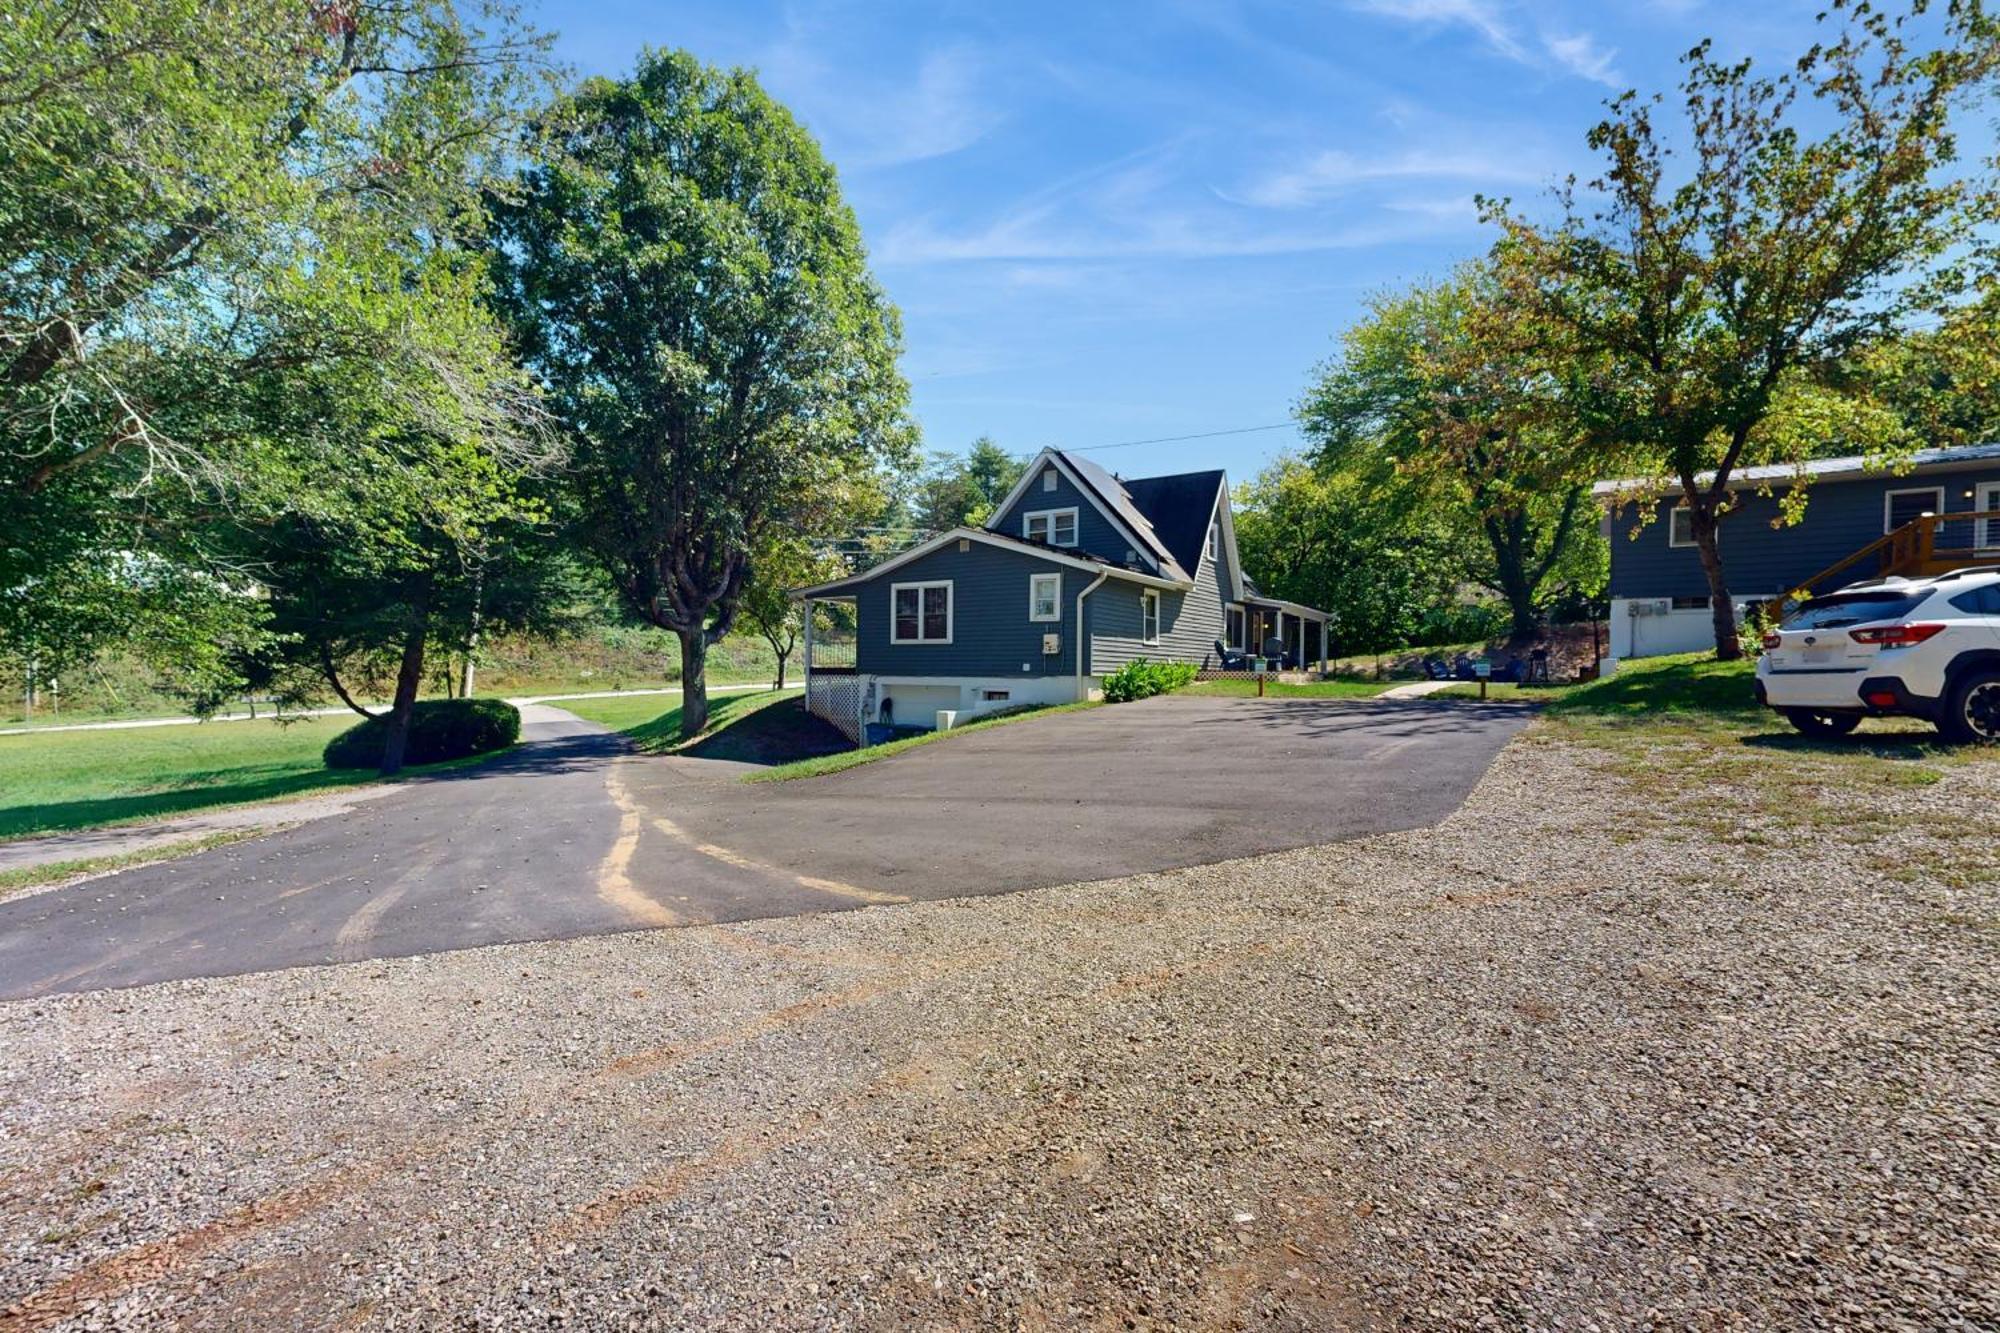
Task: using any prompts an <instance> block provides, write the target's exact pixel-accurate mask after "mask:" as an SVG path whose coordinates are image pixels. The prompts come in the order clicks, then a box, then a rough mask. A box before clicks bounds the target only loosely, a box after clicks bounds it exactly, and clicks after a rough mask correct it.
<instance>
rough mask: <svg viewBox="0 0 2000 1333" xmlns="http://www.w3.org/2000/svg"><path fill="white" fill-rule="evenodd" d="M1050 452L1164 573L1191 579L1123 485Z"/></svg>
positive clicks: (1087, 463) (1072, 457)
mask: <svg viewBox="0 0 2000 1333" xmlns="http://www.w3.org/2000/svg"><path fill="white" fill-rule="evenodd" d="M1050 452H1051V453H1054V454H1056V455H1057V456H1059V457H1060V458H1061V459H1062V460H1063V461H1064V462H1065V463H1068V464H1069V465H1070V467H1071V468H1073V469H1074V470H1075V471H1076V473H1077V475H1078V476H1079V477H1081V478H1082V480H1083V483H1084V485H1085V486H1086V487H1087V488H1088V489H1089V490H1091V491H1092V492H1093V493H1095V495H1096V497H1097V498H1098V499H1099V500H1101V501H1103V503H1104V504H1105V505H1106V506H1107V507H1108V508H1109V509H1110V510H1111V516H1112V517H1113V518H1114V519H1116V520H1118V521H1120V522H1121V523H1123V525H1124V526H1125V527H1127V528H1129V529H1131V530H1132V532H1133V533H1135V534H1136V535H1137V536H1138V538H1139V540H1140V542H1141V543H1143V544H1144V546H1145V548H1146V549H1147V550H1148V551H1150V552H1151V553H1152V555H1153V557H1154V559H1156V560H1158V561H1159V562H1160V572H1161V573H1171V574H1172V576H1173V577H1175V578H1178V579H1185V578H1187V577H1189V575H1188V572H1187V569H1185V568H1183V567H1182V562H1181V561H1180V560H1178V559H1176V558H1175V555H1174V552H1173V549H1172V548H1171V547H1170V546H1168V545H1167V543H1166V541H1165V540H1164V539H1163V538H1161V536H1160V534H1159V532H1158V531H1157V530H1156V529H1155V527H1154V524H1153V520H1152V518H1151V516H1149V515H1148V514H1147V513H1146V512H1145V511H1144V510H1142V509H1141V508H1140V507H1139V506H1138V505H1136V504H1134V503H1133V501H1132V495H1131V492H1130V491H1128V490H1126V488H1125V484H1124V483H1123V482H1121V481H1119V480H1118V478H1116V477H1114V476H1112V475H1111V474H1110V473H1109V472H1106V471H1105V470H1104V469H1103V468H1102V467H1099V466H1098V465H1097V464H1096V463H1094V462H1092V461H1091V460H1090V459H1088V458H1084V457H1082V456H1080V455H1077V454H1069V453H1064V452H1062V451H1061V450H1059V449H1052V450H1050ZM1197 563H1199V562H1197Z"/></svg>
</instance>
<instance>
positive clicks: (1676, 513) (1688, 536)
mask: <svg viewBox="0 0 2000 1333" xmlns="http://www.w3.org/2000/svg"><path fill="white" fill-rule="evenodd" d="M1667 545H1669V546H1693V545H1694V510H1692V509H1689V508H1688V507H1687V506H1686V505H1675V506H1674V507H1673V508H1672V509H1670V510H1668V511H1667Z"/></svg>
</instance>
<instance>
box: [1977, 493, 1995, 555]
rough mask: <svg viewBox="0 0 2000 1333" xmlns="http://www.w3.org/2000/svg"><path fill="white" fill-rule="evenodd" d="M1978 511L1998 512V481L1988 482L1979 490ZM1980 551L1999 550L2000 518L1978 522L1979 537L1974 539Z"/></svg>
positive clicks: (1984, 519) (1983, 519)
mask: <svg viewBox="0 0 2000 1333" xmlns="http://www.w3.org/2000/svg"><path fill="white" fill-rule="evenodd" d="M1979 510H1980V512H1981V513H1992V512H1994V511H1996V510H2000V481H1989V482H1986V483H1985V484H1984V485H1982V486H1980V488H1979ZM1974 540H1975V541H1977V542H1978V543H1979V549H1980V550H1982V551H1994V550H2000V518H1982V519H1980V520H1979V535H1978V536H1977V537H1976V538H1974Z"/></svg>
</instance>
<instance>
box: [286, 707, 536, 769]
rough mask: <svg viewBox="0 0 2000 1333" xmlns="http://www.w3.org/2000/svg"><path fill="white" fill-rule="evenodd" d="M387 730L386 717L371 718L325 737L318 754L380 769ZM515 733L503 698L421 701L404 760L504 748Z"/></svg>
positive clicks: (336, 763)
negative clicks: (321, 753)
mask: <svg viewBox="0 0 2000 1333" xmlns="http://www.w3.org/2000/svg"><path fill="white" fill-rule="evenodd" d="M388 734H389V723H388V721H387V719H385V718H379V717H376V718H370V719H368V720H367V721H366V722H363V723H361V724H360V725H358V726H353V727H349V728H348V729H347V730H346V731H343V732H341V733H340V734H339V735H338V736H335V737H334V738H333V739H332V740H330V741H328V742H327V743H326V751H325V753H324V755H323V756H322V757H323V758H324V759H325V761H326V766H327V767H328V768H379V767H381V765H382V744H383V742H384V740H386V739H387V737H388ZM520 735H521V714H520V712H519V711H518V710H517V709H515V707H514V705H512V704H510V703H508V702H507V701H506V700H504V699H426V700H424V701H422V702H420V703H418V704H417V705H415V707H414V708H413V709H412V710H411V712H410V739H409V743H408V745H407V746H406V747H405V748H404V751H403V762H404V763H406V764H436V763H441V762H443V761H444V760H446V759H463V758H465V757H466V756H467V755H472V754H485V753H486V752H487V751H489V750H504V749H506V748H507V747H508V746H510V745H512V744H513V743H514V742H515V741H516V740H518V739H519V738H520Z"/></svg>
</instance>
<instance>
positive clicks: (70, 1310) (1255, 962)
mask: <svg viewBox="0 0 2000 1333" xmlns="http://www.w3.org/2000/svg"><path fill="white" fill-rule="evenodd" d="M1674 762H1675V761H1674V757H1673V755H1672V754H1671V753H1668V754H1664V755H1663V756H1662V758H1661V764H1662V770H1661V772H1660V774H1659V775H1658V778H1657V779H1656V780H1654V781H1650V782H1642V781H1636V780H1632V779H1629V778H1627V777H1623V776H1620V775H1619V774H1618V773H1617V772H1614V771H1613V768H1612V766H1611V764H1610V763H1609V761H1608V760H1607V759H1606V758H1605V757H1604V756H1602V755H1599V754H1598V753H1597V752H1595V751H1592V750H1589V749H1586V748H1583V747H1582V746H1580V745H1578V744H1575V743H1573V742H1570V741H1564V740H1560V739H1558V738H1556V737H1555V736H1553V735H1551V734H1550V733H1549V732H1547V731H1545V730H1542V729H1539V728H1538V729H1537V730H1535V731H1533V732H1531V733H1529V734H1528V735H1526V736H1525V737H1523V738H1522V739H1520V740H1518V741H1517V742H1515V743H1514V744H1513V745H1512V746H1510V747H1509V749H1508V750H1507V751H1506V752H1505V753H1504V754H1503V755H1502V756H1501V758H1500V760H1499V761H1498V763H1497V764H1496V765H1495V766H1494V768H1493V769H1492V771H1491V772H1490V773H1489V774H1488V775H1487V777H1486V778H1485V780H1484V781H1483V782H1482V784H1481V785H1480V787H1479V788H1478V790H1477V791H1476V792H1475V794H1474V796H1473V798H1472V799H1471V801H1470V802H1469V803H1468V804H1467V805H1466V807H1465V808H1464V809H1463V810H1461V811H1460V812H1459V813H1458V814H1456V815H1454V816H1453V817H1451V818H1450V819H1448V820H1447V821H1445V822H1444V823H1443V824H1442V825H1440V826H1438V827H1436V828H1433V829H1428V830H1422V831H1417V832H1411V833H1404V834H1396V835H1392V836H1387V837H1380V838H1373V839H1369V840H1365V841H1359V842H1352V843H1345V844H1338V845H1334V846H1329V847H1321V848H1312V849H1306V850H1302V851H1295V852H1286V853H1281V854H1277V855H1272V856H1263V857H1258V858H1254V859H1248V860H1240V861H1233V862H1227V863H1223V864H1218V865H1211V866H1204V867H1200V868H1196V869H1190V870H1183V871H1176V872H1172V873H1167V874H1159V875H1147V876H1140V877H1136V878H1131V879H1124V880H1117V881H1110V882H1104V883H1097V884H1084V885H1072V886H1066V887H1062V888H1056V889H1049V890H1042V891H1036V892H1029V893H1020V894H1014V895H1009V896H1004V897H979V898H968V899H960V900H951V901H940V902H925V903H916V904H911V905H908V906H897V907H885V908H871V909H867V910H862V911H855V912H843V913H838V914H832V915H827V916H819V917H802V918H792V919H786V920H777V921H767V922H755V923H748V924H738V925H732V926H726V927H703V928H693V929H683V930H669V931H652V932H643V933H635V934H627V935H620V936H613V937H606V938H597V939H586V940H573V941H563V942H552V943H541V944H529V945H507V946H501V947H495V948H486V949H477V950H468V951H465V952H460V953H452V954H444V955H435V956H430V957H421V958H407V959H398V960H393V961H387V962H369V963H362V964H355V965H348V966H338V967H325V968H312V969H301V970H296V971H290V972H282V973H270V974H264V975H259V976H250V977H232V978H227V979H220V980H202V981H188V982H175V983H170V984H166V985H160V986H152V987H146V988H142V989H137V990H129V991H114V992H97V993H92V994H83V995H67V996H60V997H55V998H50V999H40V1000H30V1001H21V1002H17V1003H13V1004H7V1005H0V1052H4V1054H0V1198H3V1199H4V1203H0V1327H6V1328H8V1329H16V1328H18V1329H40V1328H63V1329H113V1328H116V1329H130V1328H153V1327H169V1326H189V1327H204V1328H242V1329H273V1328H286V1327H298V1328H320V1327H333V1326H341V1327H362V1328H387V1329H434V1328H442V1327H452V1328H465V1329H502V1328H521V1327H537V1328H578V1329H599V1328H604V1329H628V1328H630V1329H670V1328H702V1329H711V1328H741V1329H792V1328H801V1329H805V1328H813V1329H817V1328H863V1329H891V1328H897V1329H900V1328H912V1327H922V1328H953V1327H980V1328H986V1327H1003V1328H1021V1329H1048V1328H1093V1329H1095V1328H1104V1329H1178V1328H1218V1329H1260V1330H1261V1329H1329V1328H1345V1327H1385V1328H1387V1327H1401V1328H1508V1329H1512V1328H1523V1327H1533V1328H1546V1329H1565V1330H1567V1329H1578V1330H1583V1329H1627V1328H1655V1327H1673V1328H1681V1327H1698V1328H1732V1327H1744V1328H1778V1327H1782V1328H1808V1327H1846V1328H1884V1329H1900V1328H1909V1329H1948V1328H1967V1329H1971V1328H1994V1327H2000V1277H1997V1276H1996V1275H2000V1189H1996V1183H2000V1182H1996V1175H2000V1166H1997V1165H1996V1164H2000V1114H1997V1113H1996V1111H1997V1110H2000V1097H1996V1091H2000V1089H1996V1069H2000V1060H1996V1056H2000V1002H1996V1001H2000V987H1996V982H1995V977H1996V975H2000V973H1996V970H1995V966H1994V964H1995V961H1996V959H1995V954H1996V952H2000V947H1996V946H2000V903H1996V897H1997V896H2000V895H1996V889H1995V885H1996V875H1995V873H1994V865H1995V863H1994V861H1993V859H1992V858H1993V856H1994V855H1995V853H1994V851H1993V850H1992V843H1993V839H1992V836H1991V834H1992V820H1993V811H1994V810H1995V808H1996V805H1995V802H1996V800H2000V764H1991V763H1978V764H1968V765H1957V766H1953V767H1952V768H1950V769H1949V770H1948V772H1946V773H1945V775H1944V777H1943V780H1942V781H1940V782H1939V783H1937V784H1936V785H1933V786H1929V787H1926V788H1924V789H1923V790H1922V791H1921V792H1920V793H1916V792H1913V793H1910V794H1909V795H1908V797H1907V799H1908V801H1909V803H1910V807H1911V813H1910V815H1909V817H1908V818H1907V819H1905V820H1902V821H1900V822H1899V823H1898V824H1897V826H1896V828H1895V830H1894V832H1893V833H1892V834H1890V835H1886V836H1884V837H1880V838H1874V839H1872V840H1870V841H1868V842H1867V843H1866V844H1865V845H1857V844H1856V843H1854V842H1853V841H1851V840H1847V839H1844V838H1843V837H1841V836H1839V834H1838V832H1837V831H1829V830H1827V829H1825V828H1823V827H1819V826H1807V827H1803V828H1801V827H1790V828H1786V827H1781V826H1779V825H1774V824H1773V823H1772V821H1770V820H1769V819H1768V818H1765V817H1763V816H1758V817H1757V818H1754V819H1753V818H1751V817H1750V815H1749V814H1748V813H1747V804H1746V800H1747V798H1745V797H1744V796H1743V795H1742V794H1741V793H1739V792H1737V791H1735V790H1733V789H1732V788H1730V787H1728V786H1725V785H1720V784H1717V785H1712V786H1708V787H1704V788H1701V789H1699V790H1697V791H1695V792H1693V793H1691V794H1688V793H1681V794H1679V795H1676V793H1675V790H1674V787H1675V784H1674V782H1673V778H1674V771H1673V768H1672V765H1673V763H1674ZM1749 762H1753V763H1771V764H1777V763H1783V762H1785V758H1784V756H1783V755H1782V754H1781V753H1770V754H1765V755H1760V756H1752V757H1751V758H1750V760H1749ZM1746 780H1747V779H1746ZM1739 808H1742V809H1744V810H1745V811H1746V813H1745V814H1744V816H1743V818H1742V819H1741V820H1739V821H1737V823H1736V829H1737V831H1738V833H1739V834H1741V836H1732V837H1718V835H1717V834H1716V833H1715V832H1714V829H1713V824H1714V822H1715V821H1716V820H1717V819H1718V818H1719V819H1721V820H1723V821H1724V822H1725V823H1727V822H1728V821H1729V820H1730V819H1731V818H1732V814H1731V812H1732V811H1733V810H1737V809H1739ZM1697 815H1699V816H1700V817H1699V818H1697V817H1696V816H1697Z"/></svg>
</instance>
